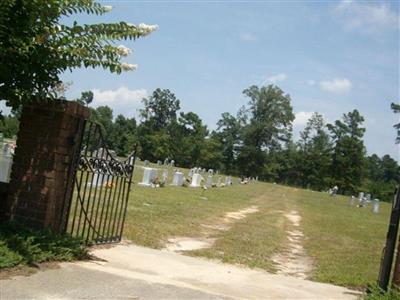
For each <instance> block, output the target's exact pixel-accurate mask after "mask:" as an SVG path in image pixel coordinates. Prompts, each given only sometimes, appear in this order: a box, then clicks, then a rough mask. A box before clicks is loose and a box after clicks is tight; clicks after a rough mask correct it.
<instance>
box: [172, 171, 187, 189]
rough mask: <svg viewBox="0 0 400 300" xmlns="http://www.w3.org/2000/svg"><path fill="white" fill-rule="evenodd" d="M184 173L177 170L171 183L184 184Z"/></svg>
mask: <svg viewBox="0 0 400 300" xmlns="http://www.w3.org/2000/svg"><path fill="white" fill-rule="evenodd" d="M183 180H184V179H183V173H182V172H175V173H174V177H173V178H172V184H171V185H176V186H182V185H183Z"/></svg>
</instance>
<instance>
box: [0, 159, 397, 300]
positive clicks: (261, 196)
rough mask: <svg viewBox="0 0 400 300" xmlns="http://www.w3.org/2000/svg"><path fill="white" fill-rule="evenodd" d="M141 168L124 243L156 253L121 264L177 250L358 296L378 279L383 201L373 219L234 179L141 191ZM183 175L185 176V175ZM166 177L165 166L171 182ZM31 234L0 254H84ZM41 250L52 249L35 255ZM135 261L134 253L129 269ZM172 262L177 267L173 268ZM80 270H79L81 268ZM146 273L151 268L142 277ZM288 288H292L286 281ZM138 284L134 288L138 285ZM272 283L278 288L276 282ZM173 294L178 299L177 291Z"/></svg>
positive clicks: (334, 203) (325, 199) (324, 196)
mask: <svg viewBox="0 0 400 300" xmlns="http://www.w3.org/2000/svg"><path fill="white" fill-rule="evenodd" d="M140 165H141V163H139V166H137V167H136V168H135V172H134V185H133V189H132V192H131V193H130V199H129V203H128V213H127V217H126V222H125V228H124V239H125V240H127V241H128V243H130V242H133V243H134V244H136V245H139V246H145V247H149V248H154V249H161V250H162V251H161V252H154V253H152V252H149V253H147V251H150V250H144V249H145V248H143V250H141V248H134V251H136V252H134V253H132V255H131V256H129V258H128V261H129V260H131V259H132V260H133V257H132V256H135V257H136V255H137V254H138V253H137V251H139V254H140V253H141V252H142V251H144V253H143V255H144V256H143V257H145V258H143V259H147V261H144V262H143V264H145V265H157V263H155V262H152V261H151V260H152V259H151V258H150V260H148V259H149V257H150V256H151V257H153V258H154V260H155V256H154V255H156V256H157V255H159V256H160V260H161V261H160V262H159V264H164V263H166V264H167V265H168V264H169V263H170V261H169V260H168V261H167V262H164V261H163V259H166V258H165V257H164V256H165V255H169V254H170V253H171V252H178V253H180V254H184V255H187V256H196V257H202V258H206V259H211V260H217V261H222V262H223V263H228V264H234V265H238V266H239V267H240V268H241V269H243V270H245V269H248V268H253V269H255V270H256V271H257V270H258V269H262V270H266V271H268V272H272V273H278V274H284V275H289V276H292V277H298V278H300V279H310V280H313V281H317V282H324V283H331V284H335V285H340V286H345V287H350V288H352V289H357V290H364V289H365V287H366V286H367V285H368V284H374V283H375V282H376V280H377V276H378V270H379V263H380V258H381V252H382V247H383V245H384V242H385V237H386V231H387V225H388V220H389V214H390V207H391V205H390V204H389V203H381V207H380V213H379V214H373V213H372V212H371V207H370V206H369V207H366V208H357V207H356V206H355V205H354V206H349V201H348V200H349V197H343V196H336V197H331V196H329V195H328V193H320V192H313V191H309V190H303V189H298V188H293V187H287V186H283V185H278V184H272V183H263V182H250V183H249V184H247V185H242V184H239V183H238V179H237V178H233V185H232V186H226V187H220V188H209V189H207V190H204V189H203V188H190V187H174V186H170V185H169V184H167V185H166V186H165V187H162V188H149V187H142V186H140V185H138V184H137V183H138V182H140V181H141V178H142V175H143V171H142V169H141V166H140ZM154 167H156V166H154ZM182 171H183V172H184V173H185V174H187V172H188V170H182ZM171 172H172V168H170V177H171ZM215 177H217V176H215ZM221 177H222V179H224V178H225V176H221ZM31 235H35V233H32V232H28V233H27V236H26V237H21V240H26V241H31V243H29V242H28V243H26V244H24V243H22V246H23V247H22V251H21V249H18V248H14V249H11V252H10V251H9V250H10V249H5V248H4V245H5V243H9V240H7V238H8V237H7V236H5V235H4V234H3V235H2V236H0V252H1V251H3V252H4V253H5V252H6V251H9V252H8V253H7V257H8V258H9V259H11V260H12V259H14V263H13V264H14V265H15V264H16V263H18V259H19V263H22V264H28V265H30V264H32V263H33V265H34V264H35V263H36V262H40V261H41V260H38V259H40V258H42V261H49V260H50V261H52V260H56V261H63V260H67V261H69V260H73V259H80V258H82V257H86V256H85V255H86V253H85V252H82V251H78V250H79V249H81V248H79V247H78V248H77V247H76V246H77V244H76V243H74V242H73V240H65V242H64V244H63V243H59V242H58V241H57V239H56V240H55V241H54V240H53V241H51V240H46V239H48V237H46V236H45V237H43V239H40V238H37V237H31ZM21 240H20V241H19V242H20V244H21ZM46 241H50V242H49V243H47V242H46ZM35 242H36V243H35ZM71 243H72V244H71ZM16 244H18V243H16ZM43 244H48V245H50V246H51V247H49V248H44V249H41V248H40V245H41V246H43ZM2 247H3V248H2ZM119 247H120V246H116V247H114V246H111V249H109V250H110V251H113V249H121V248H119ZM122 247H123V245H122ZM134 247H135V246H134ZM106 248H109V247H108V246H107V247H106ZM27 249H28V250H29V251H26V250H27ZM73 249H75V252H74V250H73ZM135 249H136V250H135ZM92 250H93V252H94V254H95V255H96V253H100V254H101V255H103V256H101V255H100V258H102V257H103V258H106V259H107V255H108V254H106V252H107V251H102V248H100V249H97V248H96V247H94V249H92ZM122 250H123V249H122ZM57 251H58V252H57ZM123 251H124V250H123ZM110 253H112V252H110ZM157 253H158V254H157ZM66 254H68V255H66ZM71 254H73V255H71ZM173 254H174V255H176V254H175V253H173ZM18 255H19V257H18ZM46 255H47V256H46ZM118 255H119V253H118V254H116V256H117V258H118ZM148 255H149V256H148ZM178 256H180V255H178ZM0 257H1V256H0ZM175 257H176V256H175ZM114 258H115V257H114ZM174 259H175V258H174ZM182 259H183V258H182ZM139 261H140V255H139V258H136V259H135V260H134V263H135V264H137V263H139ZM177 263H178V265H177V266H179V264H180V262H179V261H178V262H177ZM205 263H207V262H205ZM13 264H11V265H13ZM82 264H83V265H84V266H86V265H85V264H86V263H85V262H83V263H82ZM95 264H96V265H97V264H99V263H95ZM100 264H101V262H100ZM117 264H118V261H117ZM119 264H120V265H122V263H119ZM132 264H133V262H132ZM196 265H197V263H195V264H194V266H196ZM6 266H7V265H6ZM68 266H69V265H63V266H62V269H63V268H67V270H69V269H68V268H71V270H69V271H68V272H72V271H74V270H75V268H78V269H79V270H78V269H77V270H75V271H77V273H80V272H83V270H82V269H80V267H78V266H77V267H75V265H72V266H71V267H68ZM216 266H217V265H215V266H211V267H212V268H213V267H216ZM0 267H4V265H3V266H0ZM89 267H90V266H89ZM221 268H222V267H221ZM232 268H233V267H232ZM111 269H112V268H111ZM221 270H222V269H221ZM236 270H239V269H236ZM78 271H79V272H78ZM97 271H99V270H97ZM153 271H154V272H155V271H157V270H149V271H148V272H149V274H150V273H151V272H153ZM49 272H53V271H49ZM54 272H56V273H57V272H58V273H60V272H61V271H57V270H56V271H54ZM146 272H147V271H146ZM171 272H172V273H173V271H171ZM195 272H196V271H195ZM210 272H213V271H211V270H210ZM221 272H225V271H223V270H222V271H221ZM3 273H4V272H3ZM17 273H18V272H17ZM44 273H46V272H44ZM58 273H57V274H58ZM41 274H42V273H41ZM52 274H53V273H52ZM54 274H55V273H54ZM82 274H83V275H82V276H86V275H84V273H82ZM6 275H7V274H6ZM115 275H117V274H115ZM35 276H36V275H35ZM46 276H47V277H49V276H50V277H51V276H52V275H40V274H39V275H38V277H35V278H42V280H43V278H44V277H46ZM60 276H61V273H60ZM87 276H91V275H90V274H87ZM47 277H46V278H47ZM78 277H79V276H78ZM35 278H33V279H32V282H35V280H36V279H35ZM264 279H265V280H267V278H264ZM264 279H263V280H264ZM44 280H50V279H44ZM268 280H272V279H271V278H269V279H268ZM294 280H298V279H297V278H294ZM77 281H80V280H78V279H77ZM26 282H31V281H26ZM268 282H270V283H271V282H274V281H268ZM288 282H292V284H293V280H290V281H288ZM295 282H296V281H295ZM94 284H95V283H93V285H94ZM127 284H128V283H127ZM140 284H142V283H140V282H138V286H140ZM271 284H272V285H273V283H271ZM276 284H277V286H280V283H278V282H277V283H276ZM296 284H297V283H296ZM313 288H314V287H313ZM11 290H12V289H11ZM27 290H29V289H27ZM289 290H290V288H289ZM175 292H176V293H180V291H178V290H176V291H175ZM286 292H287V291H286ZM199 297H200V295H199Z"/></svg>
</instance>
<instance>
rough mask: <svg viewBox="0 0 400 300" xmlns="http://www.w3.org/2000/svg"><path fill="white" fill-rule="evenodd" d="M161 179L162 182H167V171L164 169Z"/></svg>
mask: <svg viewBox="0 0 400 300" xmlns="http://www.w3.org/2000/svg"><path fill="white" fill-rule="evenodd" d="M162 177H163V181H164V182H167V179H168V170H167V169H164V171H163V174H162Z"/></svg>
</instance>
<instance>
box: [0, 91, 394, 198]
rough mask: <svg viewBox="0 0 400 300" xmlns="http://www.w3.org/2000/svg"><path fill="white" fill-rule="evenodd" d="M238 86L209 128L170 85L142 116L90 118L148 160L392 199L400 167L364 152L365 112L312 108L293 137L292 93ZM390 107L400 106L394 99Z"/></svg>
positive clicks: (119, 147)
mask: <svg viewBox="0 0 400 300" xmlns="http://www.w3.org/2000/svg"><path fill="white" fill-rule="evenodd" d="M243 93H244V95H246V96H247V98H248V100H249V101H248V104H247V105H246V106H243V107H241V108H240V109H239V111H238V112H237V114H236V115H232V114H230V113H223V114H222V115H221V119H220V120H219V121H218V122H217V128H216V130H212V131H210V130H209V129H208V128H207V126H206V125H205V124H204V123H203V121H202V120H201V118H200V117H199V116H198V115H197V114H196V113H194V112H182V111H181V110H180V100H179V99H177V98H176V96H175V95H174V94H173V93H172V92H171V91H169V90H168V89H164V90H161V89H156V90H155V91H154V92H153V93H152V95H151V96H150V97H148V98H147V99H143V109H141V110H140V113H139V118H140V120H139V121H140V122H137V121H136V119H134V118H126V117H124V116H122V115H118V116H116V117H115V118H114V116H113V112H112V109H111V108H109V107H107V106H101V107H98V108H96V109H92V112H93V113H92V120H93V121H96V122H98V123H100V124H101V126H102V127H103V129H104V133H105V139H106V141H107V144H108V146H109V147H110V148H112V149H114V150H115V151H116V153H117V154H118V155H120V156H125V155H127V154H128V153H129V152H130V151H132V149H133V146H134V145H135V144H138V146H139V147H138V156H139V157H140V158H141V159H148V160H150V161H153V162H155V161H157V160H161V161H163V160H164V159H165V158H169V159H170V160H171V159H173V160H175V163H176V165H177V166H180V167H193V166H201V167H203V168H207V169H208V168H212V169H217V170H220V171H222V172H225V173H227V174H231V175H238V176H241V175H243V176H253V177H255V176H258V177H259V179H261V180H265V181H270V182H278V183H283V184H287V185H292V186H299V187H303V188H309V189H313V190H319V191H323V190H327V189H329V188H330V187H332V186H334V185H337V186H338V187H339V192H340V193H342V194H349V195H350V194H356V193H357V192H359V191H364V192H368V193H371V194H372V196H373V197H374V198H379V199H381V200H384V201H391V200H392V196H393V191H394V188H395V186H396V185H397V184H398V183H399V182H400V167H399V165H398V163H397V161H396V160H394V159H393V158H391V157H390V156H389V155H384V156H383V157H379V156H377V155H376V154H373V155H371V156H367V155H366V150H365V146H364V142H363V136H364V133H365V128H364V127H363V123H364V118H363V116H361V115H360V113H359V112H358V111H357V110H353V111H351V112H348V113H345V114H343V116H342V118H341V119H339V120H336V121H335V122H333V123H332V124H326V121H325V120H324V118H323V116H322V115H321V114H319V113H317V112H316V113H314V114H313V115H312V117H311V118H310V119H309V120H308V122H307V125H306V126H305V128H304V130H303V131H302V132H301V133H300V138H299V139H298V140H297V141H294V140H293V136H292V123H293V121H294V118H295V116H294V114H293V108H292V106H291V99H290V96H289V95H287V94H285V93H284V92H283V91H282V90H281V89H280V88H279V87H277V86H273V85H269V86H263V87H257V86H251V87H249V88H247V89H245V90H244V91H243ZM92 98H93V95H92V94H91V93H90V92H89V93H87V92H86V93H83V94H82V98H81V99H79V100H78V101H80V102H81V103H84V104H89V103H90V102H91V100H92ZM396 108H397V111H396ZM393 109H394V111H395V112H398V107H397V105H395V104H394V105H393ZM8 118H9V119H7V118H6V119H5V122H6V123H7V122H8V123H10V120H11V119H10V118H12V117H8ZM3 125H4V123H3ZM397 126H398V125H397ZM397 129H398V127H397ZM0 130H2V128H0ZM4 132H5V135H7V134H6V131H4Z"/></svg>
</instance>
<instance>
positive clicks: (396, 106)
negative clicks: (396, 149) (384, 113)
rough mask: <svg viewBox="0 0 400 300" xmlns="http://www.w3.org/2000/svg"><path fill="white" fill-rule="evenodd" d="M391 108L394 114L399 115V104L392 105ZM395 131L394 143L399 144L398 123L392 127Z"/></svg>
mask: <svg viewBox="0 0 400 300" xmlns="http://www.w3.org/2000/svg"><path fill="white" fill-rule="evenodd" d="M391 108H392V110H393V112H394V113H395V114H398V113H400V104H396V103H392V104H391ZM393 127H394V128H395V129H396V130H397V137H396V143H397V144H398V143H400V123H397V124H395V125H394V126H393Z"/></svg>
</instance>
